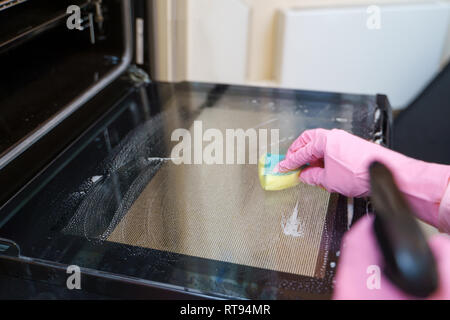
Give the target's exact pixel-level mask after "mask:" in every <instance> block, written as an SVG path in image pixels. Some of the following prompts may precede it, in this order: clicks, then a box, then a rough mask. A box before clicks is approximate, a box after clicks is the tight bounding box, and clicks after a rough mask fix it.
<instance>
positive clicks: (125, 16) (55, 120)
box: [0, 0, 133, 170]
mask: <svg viewBox="0 0 450 320" xmlns="http://www.w3.org/2000/svg"><path fill="white" fill-rule="evenodd" d="M121 5H122V20H123V27H124V35H125V37H124V39H123V40H124V48H125V51H124V53H123V55H122V60H121V62H120V64H118V65H117V66H116V67H115V68H114V69H112V70H111V71H110V72H109V73H107V74H106V75H105V76H104V77H103V78H102V79H100V80H99V81H98V82H97V83H96V84H94V85H92V86H91V87H89V88H88V89H87V90H86V91H85V92H84V93H82V94H81V95H79V96H78V97H76V98H75V99H74V100H72V102H70V103H69V104H68V105H67V106H66V107H65V108H64V109H63V110H61V111H59V112H58V113H57V114H55V115H54V116H53V117H51V118H50V119H49V120H47V121H46V122H45V123H44V124H43V125H42V126H40V127H38V128H37V129H36V130H34V131H33V132H32V133H31V134H30V135H28V136H27V137H26V138H25V139H23V140H22V141H20V142H19V143H18V144H16V145H15V146H13V147H12V148H11V149H9V150H8V151H7V152H6V153H5V154H3V155H2V156H1V157H0V170H1V169H2V168H4V167H5V166H6V165H8V164H9V163H10V162H11V161H12V160H14V159H15V158H16V157H18V156H19V155H20V154H22V153H23V152H24V151H25V150H27V149H28V148H29V147H30V146H31V145H32V144H33V143H35V142H36V141H38V140H39V139H40V138H41V137H43V136H44V135H45V134H47V133H48V132H49V131H51V130H52V129H53V128H55V127H56V126H57V125H58V124H60V123H61V122H62V121H63V120H64V119H66V118H67V117H68V116H70V115H71V114H72V113H74V112H75V111H76V110H77V109H78V108H80V107H81V106H82V105H83V104H84V103H86V102H87V101H88V100H90V99H91V98H92V97H94V96H95V95H96V94H97V93H98V92H99V91H101V90H102V89H104V88H105V87H106V86H107V85H109V84H110V83H111V82H112V81H113V80H115V79H117V78H118V77H119V76H120V75H121V74H122V73H123V72H124V71H125V70H126V69H127V67H128V65H129V64H130V63H131V60H132V55H133V34H132V6H131V0H122V4H121Z"/></svg>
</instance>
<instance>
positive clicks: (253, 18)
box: [152, 0, 450, 101]
mask: <svg viewBox="0 0 450 320" xmlns="http://www.w3.org/2000/svg"><path fill="white" fill-rule="evenodd" d="M152 1H153V3H154V6H155V8H156V9H157V10H156V12H157V13H156V17H155V28H154V31H155V38H156V43H155V47H156V53H155V57H156V59H155V62H156V69H157V72H156V74H155V75H154V76H155V77H156V79H158V80H164V81H181V80H190V81H207V82H222V83H237V84H252V85H263V86H264V85H267V86H293V87H298V88H302V87H304V84H303V82H302V83H289V84H287V83H283V81H282V77H280V73H279V70H280V68H284V69H285V70H289V69H292V70H294V69H295V68H296V66H295V63H294V62H295V59H291V60H290V62H287V60H286V61H283V59H281V60H278V61H277V53H279V49H280V45H278V46H277V43H278V44H280V41H281V39H282V38H283V36H282V35H280V34H277V25H278V24H279V20H278V19H277V12H280V11H281V12H297V11H301V10H302V9H303V10H305V9H310V8H324V9H325V10H329V9H330V8H331V9H336V8H348V7H361V6H363V7H367V6H369V5H373V4H378V5H383V4H402V5H403V7H404V8H405V9H408V8H411V6H412V5H410V4H412V2H411V1H406V0H391V1H389V0H379V1H373V0H276V1H275V0H152ZM425 2H426V3H434V1H425ZM415 3H417V2H415ZM422 3H424V1H422ZM446 3H450V2H449V1H446ZM298 9H300V10H298ZM406 11H407V10H405V12H406ZM420 15H421V13H420V12H419V16H420ZM441 16H442V15H441ZM328 18H329V19H333V17H332V16H328ZM382 18H383V17H382ZM400 20H401V19H400ZM418 20H419V21H417V24H415V31H414V32H415V33H414V36H415V37H416V40H415V41H416V43H420V41H421V40H420V37H419V36H422V37H424V38H423V41H424V42H427V41H428V40H429V39H428V38H430V37H431V38H433V39H434V43H435V44H437V43H441V44H440V45H434V46H433V47H431V48H426V47H424V48H423V50H422V51H421V52H420V53H421V55H422V59H425V58H426V56H427V55H429V56H430V55H431V56H433V57H435V58H434V59H431V60H432V61H431V60H430V61H431V62H432V63H433V64H436V63H437V65H436V66H430V65H429V64H427V65H426V66H424V68H425V69H429V70H430V72H431V73H432V74H434V73H435V71H436V70H437V68H438V67H439V65H441V66H442V65H443V63H444V62H445V61H446V60H447V59H448V57H449V56H450V26H449V23H448V22H447V26H446V27H445V26H444V27H442V26H436V24H439V23H433V25H434V26H435V29H432V28H430V26H429V20H423V19H418ZM441 20H442V19H441ZM312 22H314V21H312ZM323 23H324V21H323V20H321V22H319V21H317V26H315V25H313V24H311V25H308V26H307V28H308V30H302V32H303V35H305V34H306V33H309V34H310V35H311V36H310V39H314V37H315V35H317V34H318V32H319V30H320V29H321V26H323ZM436 28H441V29H444V30H440V31H439V32H435V30H436ZM402 30H403V31H402ZM433 30H434V31H433ZM333 31H334V30H330V37H331V36H333ZM336 32H338V30H336ZM383 32H384V34H383ZM395 32H396V33H398V32H403V33H404V34H397V36H398V37H399V38H408V37H410V36H411V32H412V30H409V28H408V27H404V28H403V29H402V27H401V21H399V24H398V25H397V26H396V30H395ZM292 33H293V34H295V33H296V31H295V30H294V31H292ZM338 33H339V32H338ZM380 33H381V34H383V36H380V38H385V35H386V34H388V33H389V30H386V29H385V30H383V28H382V29H381V30H380ZM430 33H432V34H430ZM438 33H439V34H438ZM341 34H343V33H342V32H341ZM446 38H447V40H445V39H446ZM304 39H305V40H304V41H306V43H304V44H303V45H304V46H305V47H307V46H312V45H310V40H307V39H308V38H304ZM347 41H349V42H348V43H349V44H351V45H353V46H355V45H356V44H357V42H355V41H354V40H352V39H347ZM389 41H392V40H389ZM281 44H282V45H285V47H284V51H285V52H287V51H289V50H290V49H289V44H287V45H286V43H284V44H283V43H282V42H281ZM385 47H386V46H385ZM409 49H410V48H409ZM409 49H408V46H406V47H404V48H399V50H400V52H399V54H398V56H399V57H400V60H402V61H403V62H404V63H406V60H407V59H406V58H408V57H414V56H415V55H417V52H411V51H409ZM433 50H434V52H432V51H433ZM425 51H426V52H425ZM424 52H425V53H424ZM430 52H431V53H430ZM436 57H437V58H436ZM313 58H314V59H313V60H311V61H306V59H312V58H311V57H310V58H307V57H306V56H304V57H302V58H301V59H302V61H301V64H300V65H302V64H303V65H312V64H315V65H320V64H321V62H322V63H323V62H324V61H323V59H325V58H326V57H322V58H320V57H318V56H317V57H313ZM403 58H404V59H403ZM320 59H322V61H320ZM337 59H338V57H335V61H336V63H339V60H337ZM360 60H361V61H360V63H363V62H364V59H360ZM436 61H437V62H436ZM367 63H370V62H368V61H367ZM391 65H393V66H395V65H396V63H395V61H391ZM398 68H399V69H404V66H401V67H400V66H399V67H398ZM363 69H364V70H365V71H366V69H367V68H366V65H364V66H362V68H361V70H363ZM313 70H314V69H313V68H310V69H309V70H308V73H313V72H314V71H313ZM392 72H393V73H395V72H397V71H396V70H393V71H392ZM302 74H303V73H302ZM303 75H304V77H305V79H307V77H308V76H309V75H308V74H303ZM362 76H363V75H362V74H361V77H362ZM413 77H414V80H415V81H419V82H421V83H420V84H414V85H410V86H408V85H407V84H403V86H404V87H407V88H409V89H407V90H409V95H410V96H414V95H415V94H416V93H417V91H418V90H420V89H419V87H420V88H422V87H423V86H424V85H425V83H426V82H427V81H428V80H429V79H428V78H429V77H430V76H429V75H428V76H426V77H423V78H422V79H418V78H419V77H421V75H420V73H414V74H411V77H410V79H412V78H413ZM327 86H328V85H327ZM317 89H321V90H333V89H332V88H331V87H330V88H329V89H327V87H325V86H323V87H321V88H317ZM350 89H351V88H350ZM354 89H355V90H356V91H355V90H346V91H350V92H357V91H360V90H361V88H358V87H355V88H354ZM378 89H379V88H375V87H374V88H373V90H376V91H378ZM378 92H380V91H378ZM396 99H397V98H396ZM397 100H398V99H397ZM400 100H401V99H400ZM403 100H405V101H406V100H407V99H403Z"/></svg>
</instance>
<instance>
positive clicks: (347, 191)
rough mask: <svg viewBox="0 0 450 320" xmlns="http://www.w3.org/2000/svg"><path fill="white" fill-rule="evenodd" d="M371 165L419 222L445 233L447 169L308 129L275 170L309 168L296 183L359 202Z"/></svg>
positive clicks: (449, 202) (448, 223)
mask: <svg viewBox="0 0 450 320" xmlns="http://www.w3.org/2000/svg"><path fill="white" fill-rule="evenodd" d="M375 160H377V161H380V162H382V163H383V164H385V165H386V166H387V167H388V168H389V169H390V170H391V171H392V173H393V175H394V179H395V181H396V183H397V186H398V187H399V189H400V190H401V191H402V192H403V194H404V195H405V196H406V199H407V200H408V202H409V203H410V204H411V206H412V208H413V209H414V211H415V212H416V213H417V214H418V217H419V218H420V219H422V220H423V221H425V222H427V223H430V224H431V225H433V226H435V227H438V228H439V229H440V230H441V231H444V232H450V188H449V187H448V186H449V181H450V166H446V165H440V164H434V163H427V162H423V161H419V160H415V159H412V158H409V157H406V156H404V155H402V154H400V153H398V152H395V151H392V150H389V149H387V148H384V147H382V146H380V145H377V144H375V143H372V142H369V141H366V140H364V139H361V138H359V137H357V136H354V135H352V134H350V133H348V132H346V131H343V130H338V129H333V130H325V129H314V130H307V131H305V132H303V133H302V134H301V135H300V136H299V137H298V138H297V139H296V140H295V141H294V142H293V143H292V145H291V146H290V148H289V150H288V152H287V154H286V159H285V160H284V161H282V162H280V163H279V165H278V168H277V169H278V170H279V171H281V172H284V171H289V170H293V169H297V168H299V167H301V166H303V165H305V164H307V163H309V164H310V165H311V166H310V167H308V168H306V169H305V170H303V171H302V172H301V173H300V180H301V181H302V182H304V183H307V184H312V185H320V186H322V187H324V188H325V189H327V190H328V191H329V192H337V193H341V194H343V195H345V196H348V197H361V196H367V195H369V193H370V183H369V172H368V168H369V165H370V163H371V162H372V161H375Z"/></svg>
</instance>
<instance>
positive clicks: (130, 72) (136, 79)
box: [126, 64, 151, 87]
mask: <svg viewBox="0 0 450 320" xmlns="http://www.w3.org/2000/svg"><path fill="white" fill-rule="evenodd" d="M126 76H127V78H128V80H130V81H131V82H133V83H134V85H135V86H136V87H139V86H141V85H142V84H147V83H150V82H151V80H150V77H149V75H148V73H147V72H145V71H144V70H143V69H141V68H139V67H137V66H136V65H134V64H132V65H130V66H129V67H128V69H127V72H126Z"/></svg>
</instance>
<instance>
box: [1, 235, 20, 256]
mask: <svg viewBox="0 0 450 320" xmlns="http://www.w3.org/2000/svg"><path fill="white" fill-rule="evenodd" d="M0 255H5V256H10V257H19V256H20V247H19V245H18V244H17V243H15V242H14V241H12V240H9V239H5V238H0Z"/></svg>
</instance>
